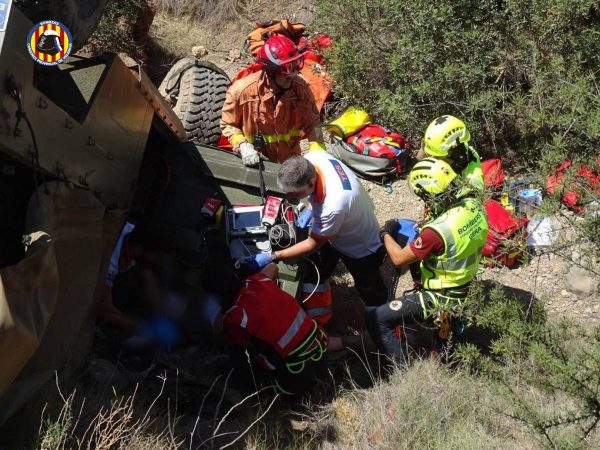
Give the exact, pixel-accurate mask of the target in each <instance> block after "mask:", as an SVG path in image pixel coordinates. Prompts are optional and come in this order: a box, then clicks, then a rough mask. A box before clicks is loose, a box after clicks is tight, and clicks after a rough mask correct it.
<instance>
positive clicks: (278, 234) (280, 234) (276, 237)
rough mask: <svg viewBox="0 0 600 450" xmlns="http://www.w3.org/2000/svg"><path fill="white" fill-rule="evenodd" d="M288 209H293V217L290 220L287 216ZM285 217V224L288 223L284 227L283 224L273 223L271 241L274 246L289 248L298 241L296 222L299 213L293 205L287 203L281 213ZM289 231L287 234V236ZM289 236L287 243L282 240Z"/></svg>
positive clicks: (270, 232)
mask: <svg viewBox="0 0 600 450" xmlns="http://www.w3.org/2000/svg"><path fill="white" fill-rule="evenodd" d="M288 210H291V211H292V213H293V219H292V220H290V219H288V217H287V212H288ZM281 216H282V218H283V222H284V224H283V225H287V227H284V226H283V225H282V224H277V225H273V226H272V227H271V228H270V229H269V242H270V243H271V246H272V247H278V248H288V247H291V246H292V245H294V244H295V243H296V238H297V236H296V228H295V226H294V222H295V220H296V218H297V214H296V213H295V211H294V208H293V207H292V206H291V205H286V206H285V207H284V209H283V211H282V213H281ZM286 233H287V236H286ZM286 237H287V238H288V242H287V244H285V243H282V240H283V239H285V238H286Z"/></svg>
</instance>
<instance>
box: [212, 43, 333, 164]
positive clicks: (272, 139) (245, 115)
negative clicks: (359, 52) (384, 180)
mask: <svg viewBox="0 0 600 450" xmlns="http://www.w3.org/2000/svg"><path fill="white" fill-rule="evenodd" d="M257 62H259V63H262V64H263V69H262V70H261V71H258V72H255V73H252V74H250V75H248V76H246V77H244V78H242V79H240V80H238V81H236V82H235V83H234V84H233V85H232V86H231V87H230V88H229V90H228V92H227V97H226V99H225V104H224V105H223V111H222V115H221V122H220V125H221V130H222V132H223V135H224V136H225V137H226V138H227V139H228V140H229V142H230V143H231V145H232V146H233V151H234V152H236V153H240V154H241V157H242V162H243V163H244V164H245V165H247V166H253V165H256V164H258V162H259V154H258V152H260V153H262V155H263V156H265V157H266V158H268V159H269V160H270V161H272V162H278V163H282V162H284V161H285V160H286V159H288V158H289V157H290V156H294V155H299V154H300V140H301V139H302V138H303V137H304V138H306V139H308V141H309V143H310V145H309V148H310V150H314V149H325V144H324V141H323V133H322V131H321V119H320V115H319V111H318V109H317V106H316V103H315V99H314V96H313V94H312V92H311V91H310V89H309V86H308V84H307V82H306V81H305V80H304V78H302V77H301V76H298V74H299V71H300V69H301V68H302V67H303V65H304V55H303V54H302V53H301V52H299V51H298V48H297V47H296V45H295V44H294V42H293V41H292V40H291V39H288V38H287V37H285V36H280V35H277V34H275V35H273V36H271V37H269V38H268V39H267V40H266V42H265V44H264V45H263V46H262V47H261V49H260V51H259V53H258V55H257Z"/></svg>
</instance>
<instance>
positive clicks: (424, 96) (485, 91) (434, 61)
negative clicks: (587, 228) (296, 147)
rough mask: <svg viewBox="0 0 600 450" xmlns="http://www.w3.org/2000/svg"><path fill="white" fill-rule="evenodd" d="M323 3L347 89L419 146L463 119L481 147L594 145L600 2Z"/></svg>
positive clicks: (337, 74) (558, 150)
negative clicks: (450, 120)
mask: <svg viewBox="0 0 600 450" xmlns="http://www.w3.org/2000/svg"><path fill="white" fill-rule="evenodd" d="M315 3H316V4H317V6H318V14H317V17H318V19H317V20H318V23H317V24H316V28H317V29H319V30H321V31H325V32H327V33H330V34H331V35H332V36H333V37H334V38H335V42H336V46H335V48H334V49H333V50H332V51H331V52H330V53H329V55H328V57H329V59H330V60H331V62H332V64H331V65H330V68H331V71H332V75H333V78H334V80H335V83H336V85H335V89H336V91H337V93H338V95H340V96H343V97H345V98H346V99H347V101H348V102H350V103H353V104H359V105H362V106H365V107H366V108H367V109H368V110H369V111H370V112H371V113H372V114H373V115H374V116H375V117H376V120H378V121H380V122H382V123H384V124H386V125H389V126H393V127H395V128H398V129H399V130H401V131H404V132H408V133H410V134H412V135H413V136H412V137H413V138H414V137H416V138H417V142H418V138H420V137H421V135H422V132H423V131H424V129H425V127H426V126H427V124H428V123H429V122H430V121H431V120H432V119H433V118H435V117H436V116H439V115H442V114H454V115H457V116H459V117H461V118H463V119H464V120H465V121H466V122H467V123H468V125H469V126H470V128H471V129H472V135H473V137H474V142H475V145H476V146H477V147H478V148H479V149H480V150H481V151H482V153H483V154H488V155H491V154H500V155H508V156H511V155H512V156H516V157H517V159H518V160H519V161H521V162H525V161H531V160H532V159H533V160H536V159H538V158H544V157H546V156H545V155H546V154H548V153H551V154H552V158H553V159H558V158H560V157H562V156H563V155H565V154H566V155H570V156H579V157H585V156H586V155H591V154H594V153H595V152H597V145H598V143H599V142H600V95H599V94H600V90H599V89H600V88H599V87H598V80H597V78H598V73H597V72H598V68H599V67H600V66H599V64H598V63H599V61H600V39H599V37H600V9H599V6H598V3H597V1H595V0H573V1H565V0H550V1H536V0H526V1H519V0H505V1H495V0H493V1H492V0H455V1H450V0H440V1H436V2H431V1H427V0H415V1H413V2H405V1H402V0H373V1H363V0H316V2H315ZM552 150H554V151H552ZM557 155H558V156H557Z"/></svg>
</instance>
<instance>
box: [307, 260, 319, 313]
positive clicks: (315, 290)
mask: <svg viewBox="0 0 600 450" xmlns="http://www.w3.org/2000/svg"><path fill="white" fill-rule="evenodd" d="M303 258H304V259H306V260H308V261H309V262H310V263H311V264H312V265H313V267H314V268H315V272H316V273H317V282H316V283H315V288H314V289H313V290H312V292H311V293H310V294H309V296H308V297H306V298H305V299H303V300H302V303H306V302H307V301H308V299H309V298H311V297H312V296H313V295H314V293H315V292H317V289H318V288H319V284H321V274H320V273H319V268H318V267H317V265H316V264H315V262H314V261H313V260H312V259H310V258H308V257H306V256H303Z"/></svg>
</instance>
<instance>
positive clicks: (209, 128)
mask: <svg viewBox="0 0 600 450" xmlns="http://www.w3.org/2000/svg"><path fill="white" fill-rule="evenodd" d="M228 86H229V78H228V77H227V75H225V74H224V73H222V72H220V71H217V70H213V69H211V68H209V67H202V66H193V67H190V68H189V69H187V70H186V71H185V72H184V73H183V75H182V76H181V82H180V85H179V94H178V95H177V103H176V104H175V107H174V108H173V110H174V111H175V114H177V117H179V119H181V122H182V123H183V127H184V128H185V131H186V133H187V135H188V138H189V139H190V140H192V141H196V142H198V143H200V144H206V145H216V144H217V142H218V140H219V137H220V136H221V128H220V127H219V120H220V119H221V109H223V103H225V94H226V93H227V87H228Z"/></svg>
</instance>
